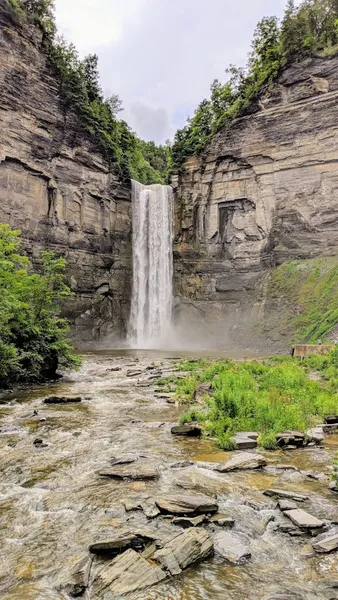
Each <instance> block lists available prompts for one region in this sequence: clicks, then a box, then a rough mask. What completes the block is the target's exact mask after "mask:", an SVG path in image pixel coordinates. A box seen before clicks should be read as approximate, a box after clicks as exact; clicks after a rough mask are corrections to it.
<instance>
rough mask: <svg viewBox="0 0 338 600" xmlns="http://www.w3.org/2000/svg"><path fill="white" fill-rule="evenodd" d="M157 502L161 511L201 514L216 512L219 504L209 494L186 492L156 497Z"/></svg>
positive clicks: (177, 513) (179, 513)
mask: <svg viewBox="0 0 338 600" xmlns="http://www.w3.org/2000/svg"><path fill="white" fill-rule="evenodd" d="M155 503H156V505H157V506H158V507H159V509H160V511H161V512H163V513H167V514H172V515H185V516H186V515H192V516H194V515H201V514H207V513H214V512H217V510H218V505H217V503H216V502H215V500H213V499H212V498H208V496H203V495H202V494H199V495H197V494H196V495H189V496H185V495H184V494H177V495H174V494H172V495H168V496H163V497H159V498H155Z"/></svg>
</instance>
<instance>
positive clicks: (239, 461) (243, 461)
mask: <svg viewBox="0 0 338 600" xmlns="http://www.w3.org/2000/svg"><path fill="white" fill-rule="evenodd" d="M266 464H267V460H266V458H265V457H264V456H262V455H261V454H253V453H250V452H239V453H238V454H233V455H232V456H231V458H230V459H229V460H227V461H226V462H225V463H220V464H217V465H216V466H215V467H214V468H215V471H219V472H220V473H227V472H229V471H237V470H242V469H259V468H260V467H265V466H266Z"/></svg>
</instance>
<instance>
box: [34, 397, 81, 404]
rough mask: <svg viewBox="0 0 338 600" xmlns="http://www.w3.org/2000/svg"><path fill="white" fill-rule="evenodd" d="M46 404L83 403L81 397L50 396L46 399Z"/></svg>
mask: <svg viewBox="0 0 338 600" xmlns="http://www.w3.org/2000/svg"><path fill="white" fill-rule="evenodd" d="M43 402H44V404H78V403H79V402H82V398H81V396H49V398H45V399H44V401H43Z"/></svg>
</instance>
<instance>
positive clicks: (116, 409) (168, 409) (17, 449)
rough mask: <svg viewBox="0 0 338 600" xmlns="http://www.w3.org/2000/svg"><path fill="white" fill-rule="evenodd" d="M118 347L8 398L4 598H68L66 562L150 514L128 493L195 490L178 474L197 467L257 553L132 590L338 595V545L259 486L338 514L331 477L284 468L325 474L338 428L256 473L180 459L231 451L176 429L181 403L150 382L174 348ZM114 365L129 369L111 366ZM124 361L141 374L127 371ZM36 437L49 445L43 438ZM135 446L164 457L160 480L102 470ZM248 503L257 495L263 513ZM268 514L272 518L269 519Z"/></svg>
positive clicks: (174, 598)
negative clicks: (290, 521)
mask: <svg viewBox="0 0 338 600" xmlns="http://www.w3.org/2000/svg"><path fill="white" fill-rule="evenodd" d="M117 354H118V353H109V352H101V353H97V354H95V353H93V354H89V353H88V354H86V355H85V357H84V364H83V367H82V369H81V371H80V372H78V373H75V374H73V373H72V374H71V379H69V380H68V381H60V382H58V383H56V384H53V385H49V386H39V387H36V388H34V389H30V390H29V391H24V392H20V393H14V394H10V395H8V396H7V398H6V399H7V400H8V404H3V405H1V406H0V416H1V419H0V430H1V433H0V459H1V467H2V473H1V481H0V537H1V539H0V549H1V552H0V554H1V560H0V597H1V599H3V600H45V599H46V600H47V599H51V600H52V599H53V600H54V599H64V598H67V596H65V595H64V594H63V593H62V592H60V591H59V589H60V585H61V584H62V582H63V581H64V579H65V577H66V574H67V570H68V569H69V568H70V565H72V564H73V563H74V560H76V558H77V557H79V558H81V557H82V555H83V553H84V552H87V549H88V546H89V545H90V544H91V543H92V542H93V541H95V539H97V538H98V536H99V537H102V536H104V535H105V534H109V533H112V532H116V531H118V530H119V528H121V527H122V526H123V525H124V524H125V523H126V521H127V519H129V523H131V524H133V523H135V524H143V525H144V524H146V523H147V519H146V517H145V516H144V515H143V513H142V512H140V511H137V512H135V513H126V511H125V509H124V507H123V505H122V504H121V500H122V499H125V498H131V499H133V498H136V497H138V496H140V495H141V496H142V497H143V496H146V495H147V496H149V497H150V498H153V497H154V496H156V495H158V493H159V492H160V493H161V495H164V494H165V493H168V492H171V493H173V492H176V493H181V492H183V491H185V493H188V492H187V490H183V489H182V487H178V486H177V483H178V482H179V481H180V480H181V482H182V475H184V474H185V473H187V472H189V473H190V474H191V471H192V470H193V471H198V477H197V478H196V481H195V484H194V490H193V491H194V492H196V491H198V492H203V493H207V494H209V495H214V496H216V495H217V498H218V503H219V507H220V512H222V513H225V514H227V515H229V516H232V517H233V518H234V519H235V527H234V530H233V531H234V532H236V531H237V532H238V533H239V534H243V535H244V536H245V537H246V539H247V540H248V542H249V544H250V548H251V553H252V558H251V560H249V561H248V562H247V563H246V564H245V565H241V566H236V567H233V566H229V565H228V564H226V563H225V562H224V560H221V559H219V558H217V557H214V558H210V559H208V560H206V561H204V562H202V563H200V564H198V565H197V566H194V567H191V568H189V569H187V570H186V571H185V572H184V573H183V574H181V575H180V576H179V577H176V578H172V579H169V580H168V581H165V582H164V583H162V584H160V585H158V586H157V587H155V588H150V589H148V590H147V591H145V592H138V593H137V594H134V595H131V596H130V598H132V599H133V600H136V599H137V600H155V599H156V600H164V599H165V600H168V599H170V600H202V599H203V600H211V599H222V600H246V599H250V600H263V599H265V598H270V595H273V594H274V593H277V592H279V593H281V595H280V596H278V598H280V599H281V600H283V599H284V598H288V599H289V598H290V599H292V600H298V599H304V600H326V599H327V600H329V599H333V598H337V599H338V553H337V552H336V553H333V554H326V555H318V554H317V555H314V554H313V552H311V546H310V541H311V540H310V538H309V537H307V536H306V535H304V536H301V537H290V536H289V535H288V534H283V533H280V532H277V531H276V530H275V526H276V520H277V521H278V519H279V518H280V515H281V513H280V511H279V510H278V509H276V508H275V506H274V502H273V501H272V502H271V499H269V498H267V497H266V496H263V494H262V491H264V490H265V489H266V488H268V487H274V488H284V489H287V490H296V491H300V492H306V493H307V495H308V496H309V500H308V501H307V502H306V503H305V504H304V506H303V507H302V508H305V510H308V511H309V512H310V513H311V514H313V515H314V516H316V517H318V518H322V519H329V520H330V521H331V522H338V503H337V500H338V497H337V496H336V495H334V494H333V493H332V492H330V491H329V490H328V482H327V480H325V479H324V480H323V481H317V480H314V479H310V478H309V477H307V476H306V475H305V474H304V473H303V472H299V471H293V470H291V469H288V470H285V471H284V470H280V469H276V465H282V464H285V465H286V464H288V465H294V466H296V467H297V468H298V469H299V470H300V471H306V470H307V471H308V470H311V471H314V472H317V473H324V474H328V473H329V470H330V465H331V464H332V460H333V457H334V456H335V453H336V452H337V451H338V436H331V437H330V438H328V439H327V440H326V442H325V447H324V448H308V449H304V450H294V451H288V452H282V451H280V452H270V453H269V452H267V453H266V456H267V458H268V461H269V466H268V468H266V469H264V470H262V471H260V472H254V471H251V472H250V471H246V472H241V473H233V474H229V475H221V474H216V473H215V472H213V471H212V470H210V469H207V468H198V469H197V467H196V466H192V467H183V468H172V465H173V464H174V463H177V462H179V461H187V460H191V461H194V463H195V462H196V461H200V462H220V461H224V460H225V458H226V454H225V453H224V452H220V451H219V450H217V449H216V448H215V447H214V445H213V443H212V442H211V441H206V440H198V439H182V438H175V437H173V436H172V435H171V433H170V427H171V424H172V423H175V422H177V419H178V418H179V415H180V410H181V409H180V408H179V407H177V406H176V405H172V404H169V403H167V401H166V399H165V398H160V397H159V395H161V394H157V395H156V392H155V389H156V388H157V386H156V383H155V381H151V379H150V380H149V378H151V377H152V373H153V371H152V370H150V369H149V370H147V367H153V366H156V370H160V371H161V372H162V374H163V376H166V375H167V374H168V373H170V372H171V371H172V370H173V369H174V362H173V360H171V359H170V358H169V357H168V356H167V355H163V356H159V355H157V356H156V357H155V358H154V357H153V356H151V355H150V354H142V353H141V354H139V355H137V354H135V352H133V353H132V354H131V355H129V356H128V353H127V354H125V355H124V356H118V355H117ZM135 358H136V360H135ZM114 367H120V368H121V370H119V371H117V372H115V371H112V370H111V369H112V368H114ZM157 367H158V369H157ZM128 369H137V370H140V371H142V374H141V375H140V376H136V377H134V378H132V377H127V371H128ZM139 384H141V385H139ZM52 394H53V395H54V394H57V395H81V396H82V397H83V398H84V400H83V402H82V403H81V404H74V405H69V406H62V405H59V406H47V405H44V404H43V403H42V401H43V399H44V398H45V397H46V396H48V395H52ZM34 411H38V414H37V415H36V414H34ZM36 438H42V439H43V441H44V442H45V443H46V444H47V447H42V448H39V447H35V446H34V444H33V442H34V440H35V439H36ZM131 452H132V453H136V454H144V455H145V456H146V457H149V458H150V459H151V460H155V461H156V463H157V464H158V466H159V467H160V469H161V477H160V479H159V481H156V482H152V481H150V482H143V481H139V482H132V483H131V482H127V481H126V482H118V481H113V480H106V479H101V478H100V477H99V476H98V475H97V471H98V470H100V469H101V468H103V467H107V466H109V461H110V460H111V459H112V458H113V457H115V456H118V455H121V454H130V453H131ZM204 476H205V478H206V479H205V482H204V481H203V477H204ZM210 477H211V478H212V480H213V483H212V485H210ZM193 479H194V478H193ZM190 489H191V488H190ZM248 501H255V502H257V503H259V504H261V506H260V508H261V509H262V510H257V507H256V508H252V507H251V506H248V505H247V504H246V502H248ZM271 517H273V518H274V519H275V521H271V522H269V520H270V518H271ZM292 593H293V594H294V596H293V595H292ZM288 594H289V595H288ZM86 598H93V596H89V595H87V596H86Z"/></svg>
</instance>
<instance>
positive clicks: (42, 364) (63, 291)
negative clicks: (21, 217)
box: [0, 224, 79, 387]
mask: <svg viewBox="0 0 338 600" xmlns="http://www.w3.org/2000/svg"><path fill="white" fill-rule="evenodd" d="M19 236H20V232H19V231H13V230H12V229H11V228H10V227H9V225H4V224H0V387H5V386H6V385H8V384H9V383H13V382H25V381H40V380H42V379H45V378H46V379H48V378H51V377H53V376H55V373H56V371H57V369H58V368H59V367H76V366H78V365H79V359H78V358H76V357H75V356H74V355H73V349H72V347H71V345H70V344H69V342H68V337H67V335H68V331H69V327H68V324H67V322H66V320H65V319H62V318H61V317H60V301H61V300H62V299H64V298H66V297H69V296H70V295H71V291H70V289H69V288H68V287H67V285H66V284H65V283H64V270H65V267H66V262H65V260H64V259H63V258H57V257H55V256H54V254H53V252H42V255H41V261H40V262H41V265H40V267H41V275H37V274H31V265H30V263H29V260H28V259H27V258H26V257H25V256H23V255H22V254H20V237H19Z"/></svg>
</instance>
